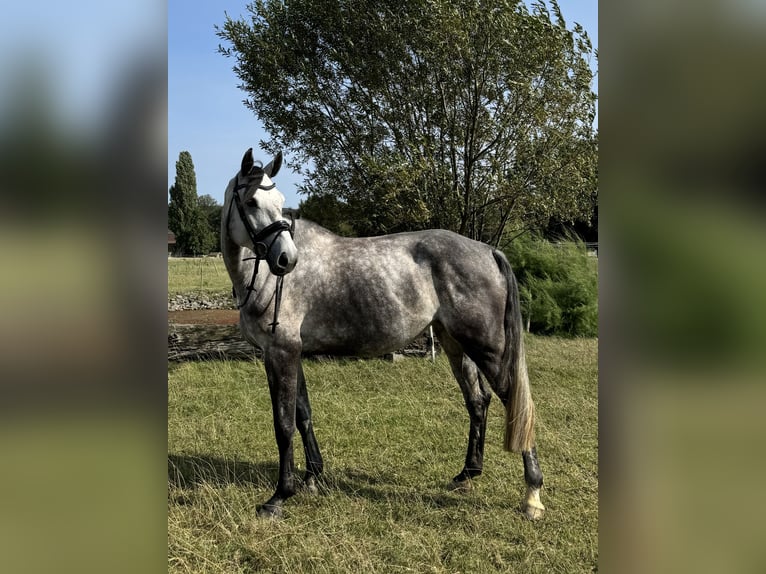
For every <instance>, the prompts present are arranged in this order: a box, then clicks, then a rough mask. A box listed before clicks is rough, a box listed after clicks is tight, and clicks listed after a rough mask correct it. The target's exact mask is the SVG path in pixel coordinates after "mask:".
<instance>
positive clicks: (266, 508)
mask: <svg viewBox="0 0 766 574" xmlns="http://www.w3.org/2000/svg"><path fill="white" fill-rule="evenodd" d="M258 518H266V519H270V520H279V519H280V518H282V507H281V506H276V505H274V504H264V505H263V506H261V508H260V509H259V510H258Z"/></svg>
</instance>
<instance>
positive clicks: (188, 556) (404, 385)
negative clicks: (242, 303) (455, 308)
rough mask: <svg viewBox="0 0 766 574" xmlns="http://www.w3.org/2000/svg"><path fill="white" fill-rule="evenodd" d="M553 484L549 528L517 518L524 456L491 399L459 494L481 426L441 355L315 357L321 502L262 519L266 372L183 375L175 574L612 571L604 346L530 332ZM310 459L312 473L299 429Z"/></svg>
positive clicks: (267, 436) (172, 493)
mask: <svg viewBox="0 0 766 574" xmlns="http://www.w3.org/2000/svg"><path fill="white" fill-rule="evenodd" d="M527 352H528V363H529V369H530V376H531V381H532V390H533V395H534V398H535V401H536V404H537V412H538V425H537V434H538V450H539V457H540V464H541V467H542V469H543V472H544V473H545V488H544V489H543V503H544V504H545V505H546V507H547V513H546V516H545V518H543V520H542V521H540V522H535V523H532V522H529V521H527V520H526V519H524V518H523V516H522V514H521V513H520V512H519V510H518V509H519V504H520V502H521V499H522V497H523V494H524V491H525V487H524V479H523V467H522V463H521V458H520V456H518V455H511V454H509V453H504V452H503V451H502V447H501V444H502V430H501V429H502V420H503V416H502V415H503V413H502V407H501V405H500V402H499V401H498V400H497V399H496V398H495V400H493V403H492V406H491V409H490V417H489V423H488V429H487V446H486V452H485V466H484V474H483V475H482V476H481V477H479V478H478V479H477V480H475V482H474V489H473V490H472V491H470V492H468V493H463V494H460V493H454V492H449V491H448V490H447V489H446V485H447V483H448V482H449V480H450V479H451V477H452V476H453V475H455V474H456V473H457V472H458V471H459V470H460V469H461V468H462V463H463V459H464V457H465V447H466V440H467V430H468V415H467V413H466V411H465V408H464V406H463V402H462V397H461V395H460V391H459V389H458V386H457V383H456V382H455V380H454V379H453V377H452V374H451V373H450V369H449V365H448V363H447V361H446V359H445V358H444V357H443V356H440V357H438V358H437V362H436V364H432V363H431V362H430V360H426V359H417V358H411V359H405V360H403V361H401V362H397V363H389V362H384V361H380V360H368V361H331V362H313V361H306V363H305V372H306V377H307V381H308V386H309V394H310V397H311V401H312V406H313V409H314V424H315V430H316V435H317V439H318V440H319V444H320V447H321V448H322V452H323V455H324V459H325V467H326V473H325V478H324V481H323V483H322V485H321V490H322V493H321V494H320V495H319V496H311V495H309V494H308V493H305V492H301V493H299V494H298V495H296V496H295V497H294V498H292V499H290V500H289V501H288V502H287V503H286V505H285V518H284V519H283V520H281V521H276V522H273V521H262V520H259V519H257V518H256V516H255V514H256V509H257V507H258V505H259V504H261V503H262V502H264V501H265V500H266V499H267V498H268V497H269V496H270V495H271V494H272V492H273V489H274V486H275V484H276V478H277V469H278V464H277V463H278V457H277V449H276V445H275V442H274V432H273V428H272V421H271V406H270V403H269V393H268V388H267V384H266V377H265V373H264V369H263V365H262V364H260V363H252V362H215V361H210V362H203V363H182V364H171V365H170V366H169V377H168V379H169V380H168V386H169V390H168V393H169V396H168V401H169V403H168V449H169V458H168V480H169V487H168V488H169V490H168V503H169V508H168V562H169V570H170V571H171V572H210V573H223V572H295V573H298V572H311V573H331V572H340V573H354V574H356V573H368V572H369V573H373V572H374V573H377V572H380V573H383V572H386V573H388V572H432V573H442V572H444V573H447V572H449V573H453V572H454V573H457V572H462V573H469V572H471V573H472V572H479V573H481V572H524V573H527V572H562V573H574V572H593V571H596V570H597V560H598V538H597V535H598V466H597V462H598V434H597V413H598V408H597V340H596V339H573V340H566V339H556V338H541V337H534V336H529V337H528V338H527ZM295 452H296V463H297V466H298V467H299V469H301V470H302V469H303V468H304V461H303V454H302V447H301V443H300V438H299V437H298V436H297V434H296V447H295Z"/></svg>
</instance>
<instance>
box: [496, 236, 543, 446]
mask: <svg viewBox="0 0 766 574" xmlns="http://www.w3.org/2000/svg"><path fill="white" fill-rule="evenodd" d="M492 254H493V255H494V257H495V261H496V262H497V265H498V267H499V268H500V272H501V273H502V274H503V276H504V277H505V281H506V285H507V298H506V301H505V317H504V326H505V348H504V349H503V361H502V369H501V373H500V375H501V379H500V380H501V383H500V384H501V385H502V384H503V383H504V382H505V381H509V382H510V387H509V388H508V399H507V401H506V403H505V439H504V442H503V448H504V449H505V450H507V451H513V452H522V451H528V450H530V449H531V448H532V446H534V443H535V403H534V402H532V393H531V392H530V390H529V377H528V376H527V361H526V357H525V353H524V332H523V328H522V321H521V306H520V304H519V286H518V284H517V283H516V277H515V276H514V274H513V270H512V269H511V265H510V263H508V260H507V259H506V258H505V255H503V253H502V252H500V251H497V250H495V251H493V253H492Z"/></svg>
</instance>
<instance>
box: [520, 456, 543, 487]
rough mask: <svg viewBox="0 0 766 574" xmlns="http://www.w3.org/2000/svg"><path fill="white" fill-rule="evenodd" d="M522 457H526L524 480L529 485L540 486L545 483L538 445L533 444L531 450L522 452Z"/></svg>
mask: <svg viewBox="0 0 766 574" xmlns="http://www.w3.org/2000/svg"><path fill="white" fill-rule="evenodd" d="M521 457H522V459H524V482H526V483H527V486H531V487H533V488H540V487H541V486H542V485H543V473H542V471H541V470H540V465H539V463H538V462H537V447H534V446H533V447H532V449H531V450H525V451H524V452H522V453H521Z"/></svg>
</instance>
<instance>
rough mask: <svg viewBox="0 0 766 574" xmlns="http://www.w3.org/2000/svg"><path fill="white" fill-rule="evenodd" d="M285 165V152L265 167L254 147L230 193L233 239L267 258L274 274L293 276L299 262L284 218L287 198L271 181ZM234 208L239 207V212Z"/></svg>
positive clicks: (229, 225)
mask: <svg viewBox="0 0 766 574" xmlns="http://www.w3.org/2000/svg"><path fill="white" fill-rule="evenodd" d="M281 166H282V152H281V151H280V152H279V153H278V154H277V155H276V157H274V159H273V160H271V161H270V162H269V163H268V164H266V166H262V165H261V163H260V162H254V161H253V148H250V149H248V150H247V152H245V156H244V157H243V158H242V167H241V169H240V171H239V173H238V174H237V176H236V177H235V178H234V179H233V180H232V182H231V184H230V185H229V188H228V189H227V190H226V195H227V198H226V199H227V201H228V202H229V207H228V211H227V213H228V215H227V217H228V223H227V225H228V229H229V236H230V237H231V239H232V240H233V241H234V242H235V243H236V244H238V245H240V246H242V247H247V248H249V249H251V250H252V251H253V252H254V253H255V254H256V256H257V257H258V258H259V259H265V260H266V262H267V263H268V265H269V269H270V270H271V272H272V273H274V275H286V274H287V273H290V271H292V270H293V268H294V267H295V264H296V263H297V261H298V250H297V249H296V247H295V243H293V238H292V226H291V224H290V223H289V222H287V221H286V220H285V219H284V218H283V217H282V206H283V205H284V203H285V197H284V196H283V195H282V194H281V193H280V192H279V190H278V189H277V188H276V186H275V184H274V183H273V182H272V181H271V178H273V177H274V176H276V175H277V172H278V171H279V168H280V167H281ZM232 207H236V213H233V210H232Z"/></svg>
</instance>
